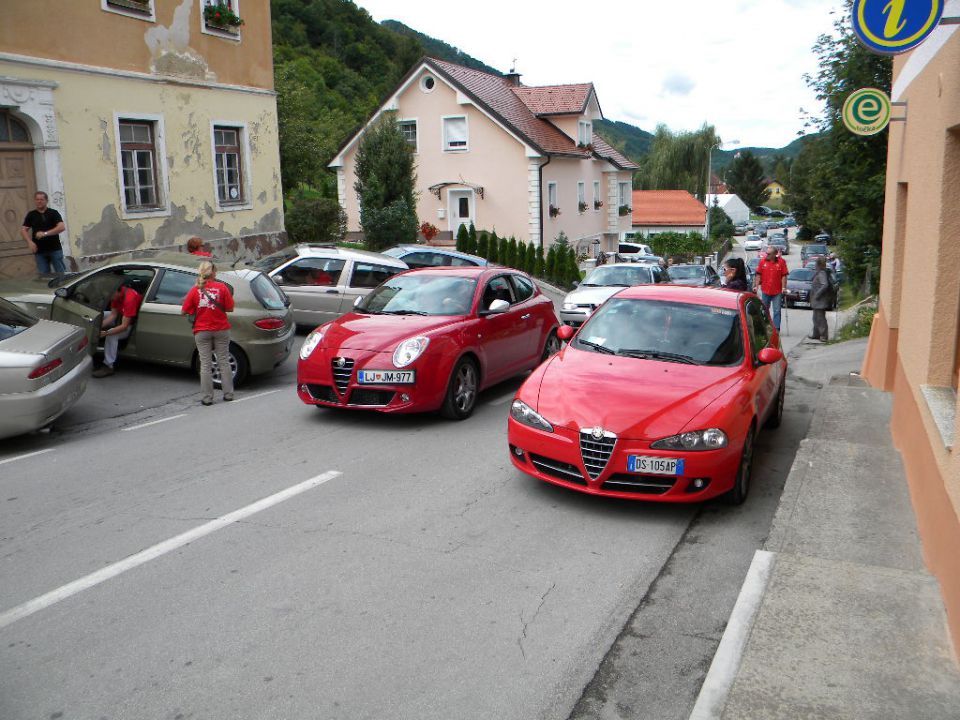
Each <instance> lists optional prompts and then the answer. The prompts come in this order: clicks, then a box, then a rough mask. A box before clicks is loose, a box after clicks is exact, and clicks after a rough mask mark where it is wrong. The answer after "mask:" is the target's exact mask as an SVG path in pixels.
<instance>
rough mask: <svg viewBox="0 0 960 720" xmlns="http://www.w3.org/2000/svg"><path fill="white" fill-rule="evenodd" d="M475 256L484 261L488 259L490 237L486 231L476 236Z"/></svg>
mask: <svg viewBox="0 0 960 720" xmlns="http://www.w3.org/2000/svg"><path fill="white" fill-rule="evenodd" d="M477 255H479V256H480V257H482V258H483V259H484V260H489V259H490V236H489V235H487V233H486V231H484V232H481V233H480V234H479V235H478V236H477Z"/></svg>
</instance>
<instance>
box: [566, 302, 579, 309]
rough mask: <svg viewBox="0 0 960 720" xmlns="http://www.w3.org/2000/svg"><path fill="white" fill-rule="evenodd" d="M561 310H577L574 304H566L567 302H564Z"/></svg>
mask: <svg viewBox="0 0 960 720" xmlns="http://www.w3.org/2000/svg"><path fill="white" fill-rule="evenodd" d="M563 309H564V310H576V309H577V304H576V303H568V302H565V303H564V304H563Z"/></svg>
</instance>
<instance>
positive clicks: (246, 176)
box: [210, 120, 253, 212]
mask: <svg viewBox="0 0 960 720" xmlns="http://www.w3.org/2000/svg"><path fill="white" fill-rule="evenodd" d="M218 127H222V128H229V129H231V130H237V131H238V132H239V133H240V137H239V144H240V185H241V187H242V188H243V202H242V203H227V204H226V205H222V204H221V202H220V193H219V192H218V190H217V158H216V154H217V150H216V148H217V141H216V136H215V134H214V129H215V128H218ZM210 158H211V162H210V171H211V173H212V175H213V200H214V203H215V208H216V212H236V211H237V210H252V209H253V183H252V182H251V181H250V178H251V172H250V170H251V167H250V133H249V132H248V131H247V123H246V122H243V121H241V120H211V121H210Z"/></svg>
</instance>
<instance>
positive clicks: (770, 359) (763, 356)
mask: <svg viewBox="0 0 960 720" xmlns="http://www.w3.org/2000/svg"><path fill="white" fill-rule="evenodd" d="M757 360H759V361H760V364H761V365H773V364H774V363H776V362H780V361H781V360H783V353H782V352H781V351H780V350H779V349H777V348H772V347H765V348H764V349H763V350H761V351H760V352H759V353H757Z"/></svg>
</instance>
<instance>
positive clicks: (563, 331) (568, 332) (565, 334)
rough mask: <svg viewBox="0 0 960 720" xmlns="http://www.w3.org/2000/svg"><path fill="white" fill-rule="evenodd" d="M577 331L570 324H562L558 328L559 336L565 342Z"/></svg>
mask: <svg viewBox="0 0 960 720" xmlns="http://www.w3.org/2000/svg"><path fill="white" fill-rule="evenodd" d="M575 332H576V331H575V330H574V329H573V328H572V327H570V326H569V325H561V326H560V327H559V328H557V337H558V338H560V340H562V341H563V342H568V341H569V340H570V338H572V337H573V335H574V333H575Z"/></svg>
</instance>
